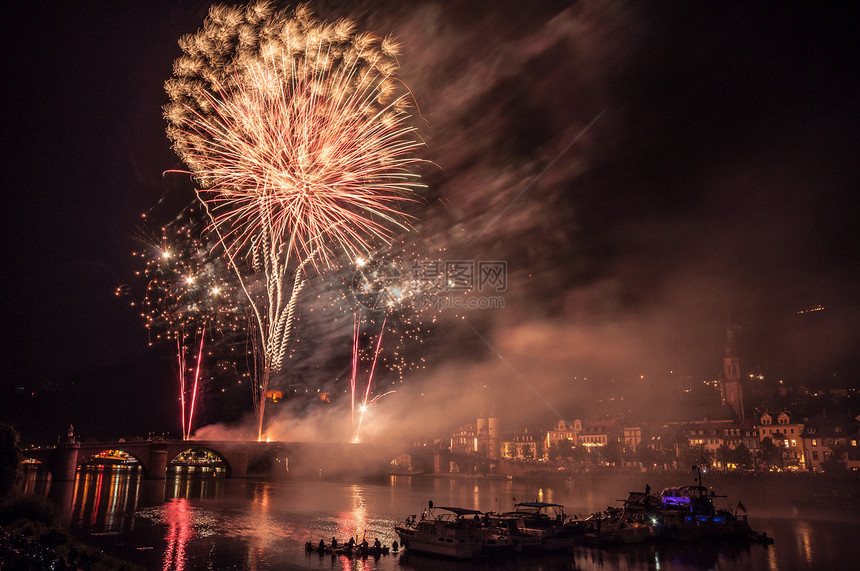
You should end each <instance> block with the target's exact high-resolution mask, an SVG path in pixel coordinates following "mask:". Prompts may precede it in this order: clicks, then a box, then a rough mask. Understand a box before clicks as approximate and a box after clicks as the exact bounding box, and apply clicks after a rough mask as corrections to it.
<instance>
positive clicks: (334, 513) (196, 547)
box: [27, 467, 860, 571]
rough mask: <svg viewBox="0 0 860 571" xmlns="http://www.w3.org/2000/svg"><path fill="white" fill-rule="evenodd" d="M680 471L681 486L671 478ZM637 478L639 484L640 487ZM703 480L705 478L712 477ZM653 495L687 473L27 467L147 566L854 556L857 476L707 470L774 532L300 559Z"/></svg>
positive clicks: (825, 562)
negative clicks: (451, 516)
mask: <svg viewBox="0 0 860 571" xmlns="http://www.w3.org/2000/svg"><path fill="white" fill-rule="evenodd" d="M679 477H680V478H688V481H679V480H678V478H679ZM646 480H648V481H647V482H646ZM711 480H712V481H711ZM646 483H648V484H650V485H651V487H652V489H655V490H660V489H661V487H664V486H668V485H673V484H674V485H679V484H692V483H693V481H692V479H691V477H690V476H687V475H680V476H679V475H675V476H674V477H673V476H669V475H665V474H659V475H658V474H651V475H648V476H645V475H642V474H623V475H621V474H613V475H593V474H591V475H588V474H584V475H578V476H576V477H573V478H568V479H567V480H566V481H565V480H564V479H561V478H554V479H552V480H549V479H548V480H540V479H532V480H519V479H516V480H507V479H483V478H478V479H471V478H451V477H442V476H392V477H390V478H387V479H382V480H378V481H370V482H361V483H355V482H348V481H337V482H331V481H301V480H278V481H272V480H266V479H253V478H248V479H225V478H224V477H223V475H220V474H217V473H215V472H213V471H211V470H200V469H198V470H196V471H194V472H191V473H189V472H173V471H171V472H169V473H168V478H167V480H165V481H153V480H144V479H142V478H141V476H140V471H139V469H137V468H129V467H83V468H81V469H80V471H79V472H78V477H77V480H76V481H75V482H74V483H72V482H64V483H63V482H53V483H52V482H50V481H46V480H45V478H44V476H43V475H39V474H29V476H28V480H27V489H28V490H29V491H31V492H33V493H44V494H48V495H49V496H50V497H52V498H53V499H55V500H56V501H57V502H58V504H59V505H60V507H61V515H62V518H63V521H64V524H65V525H66V526H67V527H68V528H69V530H70V531H72V533H73V534H75V535H76V536H77V537H79V538H80V539H81V540H82V541H84V542H85V543H89V544H91V545H95V546H98V547H100V548H101V549H103V550H104V551H105V552H107V553H110V554H112V555H115V556H117V557H120V558H122V559H125V560H127V561H130V562H132V563H136V564H138V565H142V566H144V567H146V568H148V569H162V570H165V571H167V570H170V569H176V570H195V569H217V570H227V569H242V570H246V569H247V570H268V569H327V570H330V569H334V570H337V569H350V570H369V569H427V570H431V569H432V570H433V571H444V570H448V569H450V570H466V569H486V570H490V569H493V570H496V569H503V570H504V569H511V570H513V569H531V570H555V569H601V570H614V569H620V570H646V569H659V570H692V569H720V570H731V569H771V570H777V569H779V570H782V569H850V568H856V567H854V564H856V562H857V561H860V541H858V537H860V535H858V531H860V525H858V521H860V519H858V516H860V502H858V500H857V498H858V496H857V488H858V486H857V480H823V479H809V478H798V477H794V476H785V475H778V476H759V477H752V476H746V477H743V478H740V477H734V478H732V477H725V476H724V477H722V478H721V477H719V476H714V477H713V478H710V477H709V481H706V482H705V483H706V484H710V485H712V486H713V487H714V488H715V490H716V491H717V492H720V493H725V494H726V496H727V497H726V499H725V501H726V503H727V506H728V507H733V508H734V507H736V506H737V502H738V501H741V502H742V504H743V507H744V508H745V509H746V510H748V512H749V521H750V525H751V526H752V527H753V529H755V530H757V531H765V532H767V534H768V535H770V536H771V537H773V538H774V540H775V542H774V544H773V545H770V546H762V545H758V544H747V543H733V542H723V543H710V542H699V543H696V544H680V545H675V544H672V545H662V544H642V545H637V546H627V547H624V548H612V549H592V548H585V547H582V548H575V549H573V550H571V551H570V552H569V553H563V554H557V555H547V556H540V557H535V556H530V557H512V558H510V559H506V560H502V561H491V562H478V563H474V562H473V563H460V562H456V561H448V560H439V559H432V558H426V557H421V556H418V555H415V554H411V555H410V554H409V553H408V552H403V551H401V552H400V553H399V554H392V555H387V556H382V557H379V558H376V559H374V558H367V559H349V558H346V557H342V556H331V555H324V556H320V555H318V554H317V553H315V552H314V553H311V554H308V553H306V552H305V550H304V544H305V542H307V541H312V542H314V543H317V542H318V541H319V540H320V539H321V538H325V539H326V540H327V541H328V540H330V538H331V537H332V536H336V537H337V538H338V539H339V540H341V541H344V540H346V539H347V538H348V537H350V536H353V537H356V538H357V539H358V540H359V541H360V540H361V538H362V537H366V538H367V539H368V541H369V542H371V543H372V542H373V540H374V538H377V537H378V538H379V539H380V540H381V541H382V543H383V544H386V545H389V544H391V543H392V542H393V541H394V540H396V539H397V536H396V535H395V534H394V530H393V526H394V525H395V524H396V523H399V522H402V521H403V520H404V519H405V518H406V517H407V516H408V515H410V514H420V513H421V512H422V509H423V508H424V507H426V506H427V503H428V500H432V501H433V502H434V504H435V505H437V506H446V505H447V506H459V507H467V508H473V509H481V510H484V511H489V510H496V511H506V510H510V509H512V506H513V503H514V502H515V501H526V500H535V499H537V500H541V501H547V502H555V503H561V504H564V505H565V506H566V508H565V511H566V512H567V513H568V514H570V515H575V514H583V515H585V514H589V513H593V512H596V511H600V510H602V509H605V508H606V507H607V506H608V505H618V503H617V502H616V500H618V499H621V498H624V497H626V494H627V491H628V490H631V489H642V488H644V486H645V484H646Z"/></svg>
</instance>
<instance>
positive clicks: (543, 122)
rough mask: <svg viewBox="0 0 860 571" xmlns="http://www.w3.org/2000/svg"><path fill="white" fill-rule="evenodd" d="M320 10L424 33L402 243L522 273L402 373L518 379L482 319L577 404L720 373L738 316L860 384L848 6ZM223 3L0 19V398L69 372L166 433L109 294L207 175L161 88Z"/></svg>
mask: <svg viewBox="0 0 860 571" xmlns="http://www.w3.org/2000/svg"><path fill="white" fill-rule="evenodd" d="M311 6H312V8H314V9H316V11H317V12H318V13H319V14H320V15H322V16H326V17H331V18H335V17H344V16H345V17H351V18H354V19H356V20H357V21H358V22H359V23H360V25H362V26H364V27H366V28H367V29H370V30H373V31H376V32H378V33H380V34H382V35H385V34H388V33H394V35H395V36H396V37H397V38H398V39H399V40H400V42H401V43H402V45H403V53H402V55H401V56H400V63H401V72H400V76H401V78H402V79H403V80H404V81H405V82H406V84H407V85H409V87H410V88H411V90H412V91H413V93H414V94H415V97H416V100H417V103H418V108H419V109H420V113H421V116H422V125H423V129H424V131H423V135H424V136H425V137H426V139H427V141H428V149H427V151H426V155H425V158H427V159H429V160H430V161H433V163H435V165H437V166H436V167H434V168H431V169H428V171H427V173H426V177H425V180H426V182H427V183H428V187H429V188H428V196H427V206H426V208H425V209H424V210H423V211H422V212H421V213H420V216H419V219H418V221H417V222H416V225H415V226H416V228H415V232H414V233H413V234H411V235H410V237H408V238H407V239H408V240H410V241H415V242H417V243H419V244H421V245H422V247H425V248H427V251H428V252H431V251H437V250H434V249H438V248H447V249H448V251H449V252H450V253H452V254H456V255H457V256H459V257H462V258H465V259H476V260H481V259H503V260H506V261H507V262H508V268H509V289H508V292H507V293H506V294H505V295H506V305H505V309H504V310H502V311H497V312H486V311H485V312H477V313H470V314H469V315H467V316H466V317H467V320H468V322H469V324H471V325H470V326H468V327H467V326H466V325H465V324H464V323H463V320H462V319H459V318H460V317H462V316H460V315H458V316H453V315H451V316H448V317H450V319H444V318H443V319H442V325H441V326H440V327H438V328H437V330H436V331H435V334H436V336H435V337H434V338H432V339H430V340H429V341H428V343H427V344H426V345H425V346H424V348H423V349H422V351H425V352H426V353H427V355H426V356H427V357H428V360H429V362H430V363H431V366H430V367H429V368H428V369H427V370H426V371H424V372H422V373H420V374H418V375H415V376H414V378H412V379H408V381H409V382H412V383H414V384H415V386H424V385H426V386H433V387H437V388H440V387H441V388H440V390H442V389H444V387H446V386H447V385H446V384H445V380H446V379H451V377H452V376H454V377H458V380H457V382H460V381H462V380H463V379H466V380H467V381H468V382H470V383H474V384H480V383H482V382H485V381H486V380H487V379H486V378H487V377H498V376H504V375H511V371H510V370H509V369H508V368H506V367H504V366H500V365H499V364H498V363H499V360H498V359H497V356H496V355H495V354H494V353H493V351H491V350H489V349H488V348H487V346H486V344H484V343H483V341H481V340H480V337H478V336H477V335H476V334H475V331H477V332H479V333H480V334H481V335H482V336H483V337H484V338H485V339H487V340H488V342H490V344H492V345H493V347H495V348H496V349H498V350H499V351H500V352H501V353H502V354H503V356H505V358H506V360H507V361H509V362H510V363H512V364H513V365H514V367H515V368H517V369H518V371H519V372H520V373H521V374H523V376H524V377H525V378H527V379H529V380H530V382H531V383H533V385H534V386H536V387H537V388H538V389H539V390H540V391H541V392H542V393H543V394H544V395H547V398H549V399H551V400H553V402H558V403H560V404H559V407H560V408H564V406H569V407H571V408H574V409H575V408H576V403H572V402H571V400H570V397H568V396H565V395H568V394H569V391H568V390H567V389H566V388H565V387H566V386H567V385H566V384H565V383H569V382H570V379H571V377H572V376H574V375H577V374H584V375H593V376H596V377H598V378H610V377H615V376H621V377H625V376H636V375H637V373H643V374H644V373H647V374H649V375H659V374H662V373H665V372H666V371H668V370H673V371H676V370H680V371H681V372H682V373H683V374H688V375H691V376H693V377H695V378H713V377H715V376H716V375H717V372H718V370H719V367H720V359H721V357H722V355H721V351H722V344H723V339H724V335H725V329H726V327H727V325H729V324H732V325H734V326H737V327H738V328H740V332H741V340H742V343H741V349H742V352H743V353H744V356H745V357H746V362H745V365H746V366H747V367H748V368H749V369H751V370H752V369H755V370H760V371H762V372H764V373H765V374H767V375H769V376H773V377H777V378H785V379H787V380H788V381H790V382H796V383H800V382H804V383H807V384H813V385H814V384H819V385H821V386H827V385H828V384H834V383H835V384H837V385H842V386H845V385H850V386H860V382H858V376H857V375H858V370H860V358H858V356H857V347H858V345H860V311H858V309H860V308H858V303H860V301H858V295H857V293H858V285H857V284H858V281H857V280H858V277H860V275H858V255H857V254H858V238H857V236H858V232H857V222H858V216H857V207H856V203H857V201H856V199H855V197H854V192H855V191H856V189H857V186H858V182H860V181H858V168H857V166H856V165H857V160H856V155H857V144H856V140H857V133H860V114H858V105H857V101H858V97H857V96H858V89H857V88H858V74H857V73H856V69H860V62H858V59H860V50H858V46H857V39H856V37H857V34H856V31H857V29H858V18H857V15H856V14H855V12H854V11H852V10H849V9H847V8H839V7H836V6H837V3H834V4H833V5H828V6H815V7H785V6H776V5H775V6H772V7H770V6H753V5H749V3H697V2H693V3H688V2H679V3H675V5H668V4H667V3H650V2H645V3H642V2H631V3H625V2H601V1H597V0H593V1H586V2H577V3H569V2H545V1H537V2H514V1H501V2H499V1H496V2H414V3H413V2H409V3H401V2H395V1H391V2H365V3H360V2H343V3H342V2H333V1H327V2H318V3H312V4H311ZM207 8H208V4H206V3H203V2H192V1H184V2H82V3H74V4H73V3H58V4H57V5H51V3H42V4H40V5H33V6H31V5H30V4H29V3H20V4H19V3H16V4H15V5H8V4H4V6H3V8H0V11H2V14H3V17H4V21H5V22H6V23H7V30H6V32H5V33H4V37H3V40H2V41H3V46H4V55H5V57H4V64H3V67H4V78H5V81H4V84H5V90H4V100H5V105H4V109H5V111H6V113H5V121H4V142H5V144H4V148H5V151H4V153H3V157H4V174H5V176H4V177H3V181H4V182H3V189H4V194H3V197H4V200H3V212H4V224H3V226H2V228H3V241H2V243H3V253H2V267H3V268H4V271H3V284H4V291H3V294H4V295H3V312H2V315H3V333H4V336H3V341H2V343H3V346H4V359H3V365H4V366H3V371H2V377H1V378H2V381H0V385H2V387H3V389H4V391H8V390H11V388H12V387H16V386H27V387H31V386H37V385H42V386H43V385H45V384H46V383H49V384H51V385H53V387H54V389H52V390H55V391H58V392H59V393H61V394H62V393H63V391H64V387H71V386H72V383H74V386H75V387H76V389H75V391H71V390H70V392H69V393H68V394H70V395H72V396H74V398H79V399H87V400H88V403H87V405H86V406H92V407H93V409H96V408H97V407H99V406H101V405H100V402H101V401H100V399H105V400H109V401H110V402H111V403H112V404H116V403H118V402H126V403H135V404H136V406H135V409H136V412H135V414H138V415H140V416H142V417H143V418H144V419H151V421H152V424H153V425H159V426H152V430H160V429H164V427H163V424H164V420H163V419H165V418H168V417H169V416H170V415H166V414H164V409H166V408H169V407H170V406H172V405H169V404H168V405H164V404H162V403H163V402H166V401H167V397H164V398H162V397H161V396H160V395H161V394H169V391H170V390H171V388H172V387H173V385H172V381H171V380H170V379H169V366H168V360H169V354H168V353H161V352H158V351H154V350H152V349H150V348H148V347H147V336H146V333H145V330H144V328H143V326H142V323H141V320H140V318H139V317H138V316H137V315H136V312H135V311H134V310H132V309H131V308H130V307H129V306H128V300H127V299H120V298H117V297H116V296H115V295H114V292H115V290H116V288H117V287H118V286H120V285H121V284H123V283H125V282H127V281H128V280H130V278H131V276H132V273H133V271H134V270H135V269H136V268H135V267H134V264H133V260H132V258H131V255H130V254H131V251H132V250H133V249H134V248H135V247H136V246H137V244H136V242H135V236H136V234H137V233H138V230H137V229H138V225H139V223H140V214H141V213H142V212H145V211H147V210H149V209H150V208H152V207H153V206H154V205H155V204H156V203H157V202H158V201H159V199H160V198H161V197H162V196H165V195H167V196H168V198H170V197H172V196H173V195H176V194H182V192H183V190H184V191H185V192H187V190H188V186H187V181H184V180H181V179H177V178H172V177H166V178H165V177H163V176H162V172H163V171H165V170H168V169H171V168H177V167H179V163H178V159H177V158H176V156H175V155H174V154H173V152H172V151H171V149H170V144H169V141H168V139H167V137H166V136H165V134H164V126H165V124H164V121H163V119H162V118H161V105H163V104H164V103H165V102H166V95H165V94H164V92H163V88H162V84H163V82H164V80H165V79H167V78H168V77H169V76H170V73H171V64H172V61H173V60H174V59H175V58H176V57H177V56H178V55H179V48H178V46H177V39H178V38H179V36H180V35H182V34H184V33H190V32H193V31H195V30H196V29H197V28H198V27H199V26H200V25H201V24H202V22H203V19H204V17H205V15H206V10H207ZM595 119H596V121H595ZM592 122H593V123H592ZM589 125H590V126H589ZM817 305H821V306H823V307H824V309H823V310H822V311H818V312H814V313H806V314H802V315H801V314H798V311H801V310H804V309H806V308H810V307H814V306H817ZM318 343H319V345H323V344H324V343H323V341H319V340H318ZM661 372H662V373H661ZM319 382H320V383H321V384H324V383H325V382H326V381H324V380H320V381H319ZM518 383H519V381H516V380H515V381H514V385H515V386H519V387H520V388H521V389H522V388H523V387H522V386H521V385H518ZM4 394H7V393H5V392H4ZM249 401H250V396H249ZM90 403H95V404H90ZM72 404H73V406H80V407H82V408H83V407H84V404H82V403H79V402H76V403H72ZM152 408H155V410H150V409H152ZM2 417H3V406H2V405H0V421H2V420H3V418H2ZM72 417H73V416H68V418H72ZM65 419H66V417H64V418H63V419H46V422H54V423H57V424H62V422H64V421H65ZM144 424H146V422H145V421H143V422H141V423H138V424H137V425H135V429H137V427H138V426H141V425H144ZM167 428H170V427H167ZM129 429H131V428H129Z"/></svg>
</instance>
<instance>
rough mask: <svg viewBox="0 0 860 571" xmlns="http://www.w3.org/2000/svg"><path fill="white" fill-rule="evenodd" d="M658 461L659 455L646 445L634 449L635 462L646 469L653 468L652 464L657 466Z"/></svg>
mask: <svg viewBox="0 0 860 571" xmlns="http://www.w3.org/2000/svg"><path fill="white" fill-rule="evenodd" d="M658 460H659V455H658V454H657V451H656V450H654V449H653V448H651V447H650V446H648V445H647V444H643V445H640V446H639V447H638V448H636V461H637V462H639V463H640V464H642V465H643V466H645V467H646V468H649V469H651V468H654V464H657V463H658Z"/></svg>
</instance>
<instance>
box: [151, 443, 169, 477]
mask: <svg viewBox="0 0 860 571" xmlns="http://www.w3.org/2000/svg"><path fill="white" fill-rule="evenodd" d="M147 478H149V479H150V480H164V479H165V478H167V448H154V447H153V448H152V450H151V451H150V452H149V466H147Z"/></svg>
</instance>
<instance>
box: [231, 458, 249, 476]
mask: <svg viewBox="0 0 860 571" xmlns="http://www.w3.org/2000/svg"><path fill="white" fill-rule="evenodd" d="M229 460H230V477H231V478H245V477H247V476H248V453H247V452H236V453H234V454H231V455H230V458H229Z"/></svg>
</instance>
